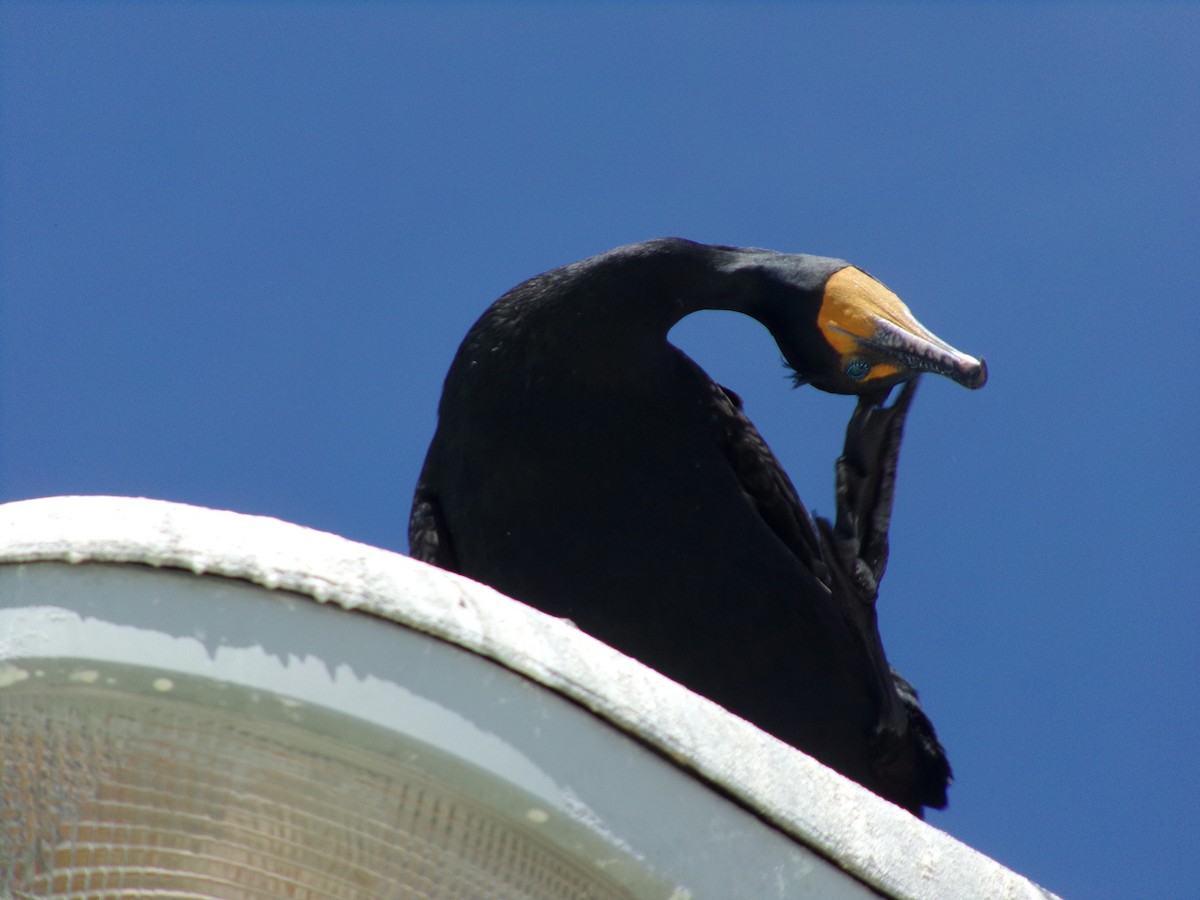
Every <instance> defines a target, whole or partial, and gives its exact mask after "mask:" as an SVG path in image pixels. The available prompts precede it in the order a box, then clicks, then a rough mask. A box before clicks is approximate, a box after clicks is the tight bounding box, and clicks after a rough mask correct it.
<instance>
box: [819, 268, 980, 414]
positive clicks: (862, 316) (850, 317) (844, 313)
mask: <svg viewBox="0 0 1200 900" xmlns="http://www.w3.org/2000/svg"><path fill="white" fill-rule="evenodd" d="M818 325H819V326H820V329H821V333H822V335H823V336H824V338H825V341H826V343H828V344H829V345H830V346H831V347H832V348H833V349H834V351H835V352H837V354H838V356H839V357H840V359H841V368H842V372H841V374H842V376H843V380H844V382H845V383H844V384H842V385H841V388H842V389H843V390H848V391H850V392H852V393H862V392H863V391H864V390H874V389H876V388H877V387H885V386H890V385H892V384H895V383H896V382H898V381H903V380H904V379H906V378H910V377H912V376H913V375H915V374H917V373H918V372H933V373H935V374H937V375H945V376H946V377H947V378H949V379H951V380H953V381H956V382H958V383H959V384H961V385H963V386H965V387H968V388H971V389H976V388H981V387H983V385H984V383H985V382H986V381H987V364H986V363H985V362H984V361H983V360H982V359H976V358H975V357H974V356H969V355H967V354H966V353H963V352H962V351H960V350H956V349H955V348H954V347H951V346H950V345H949V344H947V343H946V342H945V341H943V340H942V339H941V338H939V337H938V336H937V335H935V334H933V332H931V331H929V329H927V328H926V327H925V326H924V325H922V324H921V323H920V322H918V321H917V319H916V317H915V316H914V315H913V314H912V312H911V311H910V310H909V308H908V307H907V306H905V304H904V302H903V301H902V300H901V299H900V298H899V297H897V296H896V295H895V294H894V293H892V292H891V291H890V290H888V289H887V288H886V287H884V286H883V285H882V284H880V283H879V282H878V281H876V280H875V279H874V278H872V277H871V276H870V275H868V274H867V273H866V272H863V271H862V270H860V269H856V268H854V267H852V266H847V267H846V268H844V269H839V270H838V271H837V272H834V273H833V275H831V276H830V277H829V280H828V281H827V282H826V284H825V294H824V298H823V301H822V303H821V310H820V313H819V315H818ZM855 385H857V387H855Z"/></svg>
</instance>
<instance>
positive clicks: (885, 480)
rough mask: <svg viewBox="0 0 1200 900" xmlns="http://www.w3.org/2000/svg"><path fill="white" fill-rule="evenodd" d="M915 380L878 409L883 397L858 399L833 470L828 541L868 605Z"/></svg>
mask: <svg viewBox="0 0 1200 900" xmlns="http://www.w3.org/2000/svg"><path fill="white" fill-rule="evenodd" d="M919 380H920V376H917V377H915V378H912V379H910V380H909V381H907V382H905V383H904V385H903V387H902V388H901V390H900V395H899V396H898V397H897V398H896V402H895V403H893V404H892V405H891V406H884V405H883V402H884V401H885V400H886V399H887V395H886V394H884V395H882V396H880V395H874V396H871V395H868V396H864V397H860V398H859V401H858V406H856V407H855V409H854V414H853V415H852V416H851V417H850V423H849V425H847V426H846V443H845V447H844V449H843V450H842V455H841V457H839V458H838V461H837V464H836V467H835V471H836V497H837V519H836V522H835V524H834V526H833V529H832V534H830V535H829V538H830V542H831V546H832V549H835V551H836V553H837V556H838V558H839V562H840V563H841V566H842V568H843V569H844V570H845V574H846V575H848V576H850V578H851V580H852V583H854V584H855V585H856V586H857V588H858V591H857V592H858V594H859V595H860V597H861V599H862V600H863V602H864V603H874V601H875V598H876V596H877V595H878V593H879V582H880V581H881V580H882V579H883V573H884V570H885V569H887V561H888V527H889V525H890V524H891V520H892V503H893V500H894V498H895V492H896V470H897V467H898V465H899V461H900V442H901V439H902V438H903V437H904V420H905V418H906V417H907V415H908V410H909V407H910V406H911V405H912V401H913V397H914V396H915V395H916V391H917V382H918V381H919ZM827 525H828V523H826V527H827Z"/></svg>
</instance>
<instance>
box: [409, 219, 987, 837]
mask: <svg viewBox="0 0 1200 900" xmlns="http://www.w3.org/2000/svg"><path fill="white" fill-rule="evenodd" d="M702 309H728V310H735V311H738V312H742V313H745V314H746V315H749V316H752V317H753V318H755V319H757V320H758V321H759V322H761V323H762V324H763V325H764V326H766V327H767V329H769V330H770V332H771V334H772V335H773V336H774V338H775V340H776V342H777V343H778V345H779V348H780V350H782V352H783V356H784V359H785V360H786V362H787V364H788V365H789V366H790V367H791V369H792V370H793V373H794V377H795V380H796V382H797V384H803V383H811V384H813V385H815V386H816V387H818V388H821V389H822V390H826V391H832V392H837V393H847V394H857V395H859V397H860V399H859V404H858V408H857V409H856V410H855V413H854V415H853V417H852V419H851V422H850V426H849V428H848V431H847V438H846V450H845V453H844V455H843V457H842V458H841V459H840V460H839V461H838V464H837V498H838V514H837V521H836V522H835V523H832V524H831V523H828V522H825V521H823V520H821V521H818V522H816V523H814V521H813V520H812V518H811V517H810V516H809V514H808V512H807V510H806V509H805V508H804V506H803V505H802V503H801V502H800V499H799V498H798V497H797V495H796V491H795V489H794V488H793V486H792V483H791V481H790V480H789V479H788V477H787V475H786V473H785V472H784V471H783V468H782V467H781V466H780V464H779V462H778V460H776V458H775V457H774V455H773V454H772V453H771V451H770V449H769V448H768V447H767V445H766V443H765V442H764V441H763V439H762V437H761V436H760V435H759V433H758V431H757V430H756V429H755V428H754V426H753V425H752V424H751V423H750V421H749V419H747V418H746V417H745V415H743V413H742V404H741V401H740V400H739V399H738V397H737V396H736V395H735V394H734V393H732V392H731V391H728V390H726V389H724V388H722V387H720V386H719V385H717V384H716V383H714V382H713V381H712V380H711V379H710V378H709V377H708V376H707V375H706V374H705V373H704V371H703V370H702V369H701V368H700V367H699V366H698V365H697V364H696V363H694V362H693V361H692V360H691V359H690V358H688V357H687V356H686V355H685V354H684V353H683V352H681V351H680V350H679V349H678V348H676V347H674V346H673V345H672V344H671V343H669V342H668V340H667V332H668V331H669V330H670V329H671V327H672V326H673V325H674V324H675V323H676V322H678V321H679V320H680V319H681V318H683V317H684V316H686V315H688V314H689V313H691V312H695V311H697V310H702ZM920 372H936V373H939V374H942V375H946V376H948V377H950V378H952V379H954V380H955V381H957V382H959V383H960V384H963V385H966V386H967V387H971V388H977V387H980V386H982V385H983V383H984V381H985V380H986V378H987V369H986V367H985V365H984V363H983V361H982V360H978V359H975V358H973V357H970V356H967V355H966V354H963V353H960V352H959V351H957V350H955V349H954V348H953V347H951V346H950V345H948V344H946V343H944V342H943V341H941V340H939V339H938V338H937V337H935V336H934V335H933V334H931V333H930V332H929V331H927V330H926V329H925V328H923V327H922V326H921V325H920V324H919V323H918V322H917V321H916V319H915V318H913V316H912V314H911V313H910V312H909V310H908V308H907V307H906V306H905V305H904V304H903V303H902V302H901V301H900V299H899V298H898V297H896V295H895V294H893V293H892V292H891V291H889V290H888V289H887V288H886V287H884V286H883V285H882V284H881V283H880V282H878V281H876V280H875V279H874V278H872V277H871V276H869V275H867V274H866V273H865V272H863V271H862V270H860V269H857V268H854V267H853V266H851V265H850V264H849V263H846V262H844V261H842V260H837V259H827V258H823V257H818V256H808V255H799V254H782V253H775V252H772V251H769V250H758V249H747V248H739V247H724V246H710V245H704V244H697V243H693V242H691V241H686V240H682V239H677V238H667V239H661V240H654V241H648V242H645V243H640V244H632V245H630V246H627V247H620V248H617V249H615V250H612V251H609V252H607V253H602V254H600V255H599V256H595V257H592V258H590V259H586V260H583V261H581V262H577V263H573V264H571V265H567V266H563V267H562V268H558V269H554V270H552V271H550V272H546V273H545V274H542V275H539V276H537V277H535V278H532V279H530V280H529V281H526V282H524V283H523V284H521V285H518V286H517V287H515V288H513V289H512V290H511V291H509V292H508V293H507V294H505V295H504V296H503V297H501V298H500V299H499V300H497V301H496V302H495V303H494V304H493V305H492V306H491V308H489V309H488V310H487V311H486V312H485V313H484V314H483V316H482V317H481V318H480V319H479V321H478V322H476V323H475V325H474V326H473V327H472V328H471V330H470V332H469V333H468V334H467V336H466V338H465V340H464V341H463V344H462V346H461V347H460V348H459V351H458V354H457V356H456V357H455V359H454V362H453V363H452V365H451V366H450V371H449V373H448V375H447V376H446V382H445V388H444V391H443V394H442V399H441V403H440V405H439V407H438V417H439V418H438V427H437V432H436V434H435V435H434V438H433V442H432V444H431V445H430V448H429V452H428V455H427V457H426V459H425V465H424V469H423V471H422V473H421V477H420V480H419V483H418V485H417V489H416V495H415V497H414V500H413V509H412V517H411V520H410V523H409V544H410V548H411V552H412V555H413V556H414V557H416V558H417V559H421V560H424V561H426V562H429V563H432V564H434V565H437V566H440V567H442V568H444V569H449V570H451V571H454V572H459V573H462V574H463V575H467V576H469V577H471V578H474V579H476V580H478V581H482V582H484V583H486V584H490V585H492V586H493V587H495V588H497V589H498V590H500V591H502V592H503V593H505V594H508V595H510V596H512V597H516V598H517V599H520V600H523V601H525V602H526V603H529V604H531V605H532V606H535V607H537V608H538V609H541V610H543V611H545V612H547V613H550V614H552V615H555V616H562V617H565V618H568V619H571V620H572V621H574V622H575V623H576V624H577V625H578V626H579V627H580V628H582V629H583V630H585V631H587V632H588V633H590V634H592V635H594V636H595V637H598V638H600V639H601V640H603V641H605V642H606V643H608V644H610V645H611V646H613V647H616V648H617V649H619V650H621V651H623V652H624V653H626V654H628V655H630V656H633V657H635V658H637V659H640V660H642V661H643V662H645V663H647V664H648V665H650V666H651V667H653V668H655V669H657V670H658V671H660V672H662V673H663V674H665V675H667V676H669V677H671V678H673V679H675V680H676V681H678V682H680V683H682V684H684V685H686V686H688V687H690V688H691V689H692V690H695V691H697V692H698V693H700V694H703V695H704V696H707V697H709V698H710V699H712V700H715V701H716V702H717V703H720V704H721V705H722V706H724V707H725V708H727V709H729V710H730V711H732V712H734V713H736V714H738V715H740V716H742V717H743V718H746V719H748V720H749V721H751V722H753V723H755V724H756V725H758V726H759V727H761V728H763V729H765V730H766V731H768V732H770V733H772V734H774V735H776V736H777V737H779V738H781V739H782V740H784V741H787V742H788V743H791V744H792V745H794V746H796V747H799V748H800V749H802V750H804V751H806V752H807V753H809V754H810V755H812V756H814V757H816V758H817V759H819V760H821V761H822V762H824V763H825V764H826V765H829V766H831V767H833V768H834V769H837V770H839V771H840V772H842V773H843V774H845V775H846V776H848V777H850V778H853V779H854V780H856V781H858V782H859V783H861V784H863V785H864V786H866V787H867V788H869V789H871V790H873V791H874V792H875V793H877V794H879V795H881V796H883V797H886V798H888V799H890V800H892V801H893V802H894V803H896V804H898V805H900V806H903V807H905V808H906V809H908V810H910V811H912V812H914V813H916V814H918V815H920V813H921V809H922V807H924V806H933V807H941V806H944V805H945V802H946V787H947V785H948V783H949V780H950V767H949V765H948V763H947V761H946V758H945V754H944V752H943V750H942V747H941V745H940V744H939V743H938V741H937V738H936V736H935V734H934V731H933V727H932V725H931V724H930V723H929V721H928V719H927V718H926V717H925V715H924V714H923V713H922V711H921V708H920V706H919V705H918V703H917V698H916V693H915V691H913V689H912V687H911V686H910V685H909V684H908V683H907V682H906V681H904V679H902V678H900V677H899V675H897V674H896V673H894V672H893V671H892V669H891V668H890V666H889V665H888V663H887V660H886V657H885V655H884V652H883V647H882V644H881V642H880V638H879V632H878V628H877V625H876V618H875V606H874V602H875V597H876V591H877V587H878V580H879V578H880V577H881V576H882V574H883V567H884V565H885V564H886V561H887V527H888V521H889V518H890V514H891V504H892V488H893V483H894V477H895V467H896V460H897V455H898V452H899V446H900V437H901V429H902V427H903V422H904V416H905V413H906V412H907V409H908V405H909V403H910V402H911V399H912V394H913V389H914V387H915V383H916V379H915V378H914V376H915V375H917V374H918V373H920ZM902 381H909V383H908V384H906V385H905V389H904V390H903V391H902V392H901V394H900V397H899V399H898V400H897V401H896V402H895V403H893V404H892V405H891V406H889V407H884V406H883V405H882V404H883V402H884V400H885V399H886V396H887V394H888V392H889V390H890V389H891V388H892V387H893V386H894V385H895V384H897V383H899V382H902Z"/></svg>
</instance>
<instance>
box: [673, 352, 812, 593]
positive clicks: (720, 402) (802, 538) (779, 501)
mask: <svg viewBox="0 0 1200 900" xmlns="http://www.w3.org/2000/svg"><path fill="white" fill-rule="evenodd" d="M693 365H695V364H694V363H693ZM696 370H697V372H698V373H699V374H700V375H701V376H702V377H704V378H705V380H706V381H707V380H708V379H707V376H704V373H703V372H701V371H700V369H699V367H698V366H697V367H696ZM708 384H709V388H710V392H709V396H708V398H707V404H708V405H707V413H708V426H709V431H710V433H711V435H712V439H713V441H714V443H715V444H716V445H717V447H718V448H719V449H720V451H721V453H722V455H723V456H724V457H725V460H726V462H727V463H728V464H729V468H730V469H731V470H732V471H733V474H734V476H735V477H736V478H737V480H738V482H739V483H740V484H741V486H742V490H743V491H745V493H746V496H747V497H749V498H750V501H751V502H752V503H753V504H754V508H755V509H756V510H757V511H758V514H759V515H760V516H762V519H763V521H764V522H766V523H767V525H768V526H770V528H771V530H772V531H773V532H775V534H776V536H777V537H778V538H779V539H780V540H781V541H783V543H784V544H786V545H787V547H788V549H789V550H791V551H792V553H793V554H794V555H795V556H796V558H797V559H799V560H800V561H801V562H803V563H804V564H805V565H806V566H808V567H809V569H810V570H811V571H812V572H813V574H814V575H815V576H816V577H817V578H819V579H820V580H821V581H822V582H823V583H826V584H828V581H829V573H828V572H827V571H826V568H825V565H824V563H823V561H822V559H821V544H820V538H819V536H818V535H817V529H816V526H815V525H814V524H813V521H812V519H811V517H810V516H809V514H808V510H807V509H806V508H805V506H804V504H803V503H802V502H801V501H800V497H799V495H798V494H797V493H796V488H795V486H793V484H792V480H791V479H790V478H788V476H787V472H785V471H784V469H783V466H782V465H780V463H779V460H778V459H776V458H775V454H774V453H772V452H771V448H770V447H768V446H767V442H766V441H765V440H763V436H762V435H761V434H759V433H758V429H757V428H755V427H754V423H753V422H751V421H750V419H749V418H747V417H746V414H745V413H743V412H742V399H741V398H740V397H739V396H738V395H737V394H735V393H734V392H733V391H731V390H729V389H728V388H724V387H722V386H721V385H719V384H716V383H715V382H712V381H709V382H708Z"/></svg>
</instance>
